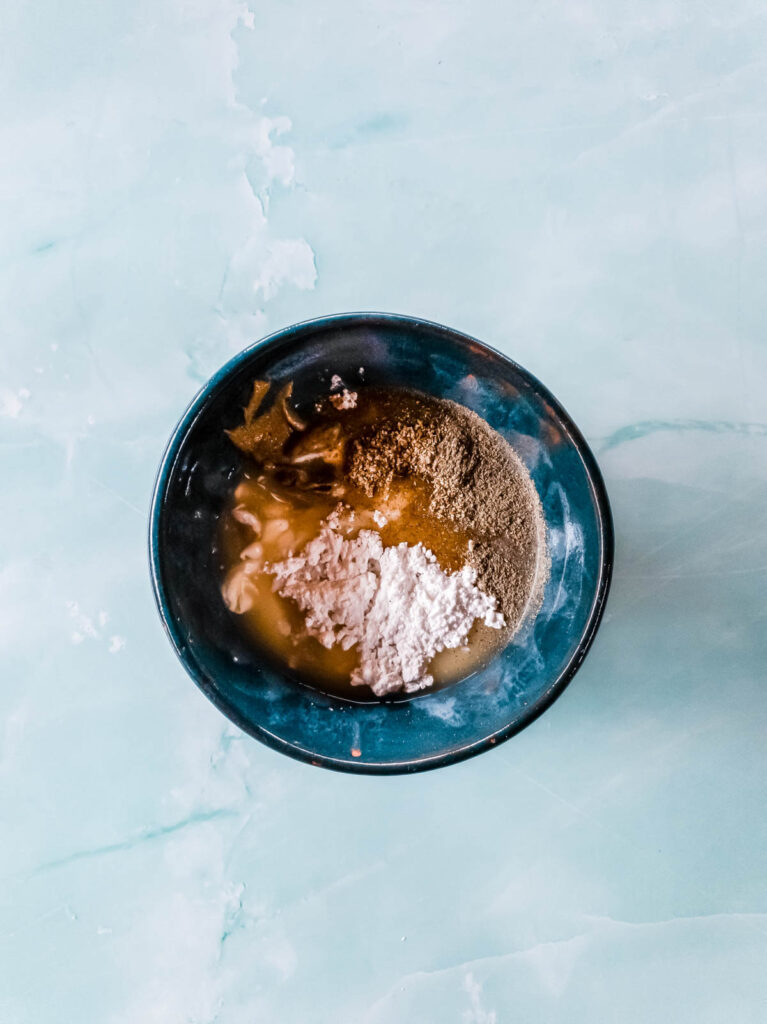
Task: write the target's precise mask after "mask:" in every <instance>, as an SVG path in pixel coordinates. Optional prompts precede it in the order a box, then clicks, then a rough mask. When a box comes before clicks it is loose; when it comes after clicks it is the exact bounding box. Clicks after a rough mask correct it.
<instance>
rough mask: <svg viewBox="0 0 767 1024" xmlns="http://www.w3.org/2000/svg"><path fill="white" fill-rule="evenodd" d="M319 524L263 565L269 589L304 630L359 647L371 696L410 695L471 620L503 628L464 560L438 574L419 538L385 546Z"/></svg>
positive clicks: (372, 535)
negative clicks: (285, 600) (301, 616)
mask: <svg viewBox="0 0 767 1024" xmlns="http://www.w3.org/2000/svg"><path fill="white" fill-rule="evenodd" d="M333 525H334V523H333V520H332V518H331V522H330V523H329V524H328V523H326V524H324V525H323V527H322V530H321V531H320V534H319V536H318V537H316V538H315V539H314V540H312V541H310V542H309V543H308V544H307V545H306V547H305V548H304V550H303V552H302V553H301V554H300V555H296V556H294V557H292V558H287V559H285V560H284V561H282V562H275V563H273V564H272V565H270V566H267V571H268V572H270V573H273V574H274V589H275V590H276V591H277V592H278V593H279V594H281V595H282V596H283V597H290V598H292V599H293V600H294V601H295V602H296V604H297V605H298V606H299V608H300V609H301V611H303V612H305V614H306V629H307V632H308V633H310V634H311V635H312V636H315V637H316V638H317V639H318V640H319V641H320V643H321V644H322V645H323V646H324V647H328V648H329V647H333V646H334V645H335V644H340V646H341V647H342V648H343V649H344V650H348V649H349V648H350V647H351V646H352V645H353V644H357V645H358V646H359V653H360V665H359V668H357V669H355V671H354V672H353V674H352V679H351V681H352V683H353V684H354V685H355V686H363V685H365V684H367V685H368V686H369V687H370V688H371V689H372V691H373V693H375V694H376V695H377V696H379V697H381V696H384V695H385V694H387V693H393V692H395V691H396V690H401V689H404V690H405V691H406V692H408V693H411V692H414V691H415V690H422V689H424V688H426V687H428V686H430V685H431V684H432V683H433V681H434V680H433V679H432V677H431V676H430V675H429V674H428V672H427V667H428V664H429V662H430V661H431V659H432V658H433V657H434V655H435V654H437V652H438V651H441V650H444V648H446V647H449V648H455V647H460V646H461V645H462V644H463V643H465V641H466V638H467V636H468V633H469V630H470V629H471V627H472V625H473V623H474V622H475V620H476V619H480V620H481V621H482V622H484V623H485V625H487V626H490V627H492V628H493V629H501V628H502V627H503V626H504V619H503V616H502V615H501V614H500V612H498V611H497V610H496V601H495V598H493V597H490V596H489V595H487V594H485V593H483V591H481V590H479V589H478V588H477V587H476V586H475V585H474V584H475V580H476V573H475V571H474V569H472V568H471V567H470V566H468V565H467V566H464V567H463V569H461V570H460V571H459V572H454V573H446V572H444V571H443V570H442V569H441V568H440V566H439V564H438V562H437V559H436V558H435V556H434V555H433V554H432V553H431V551H429V550H428V549H427V548H425V547H424V546H423V544H415V545H408V544H404V543H403V544H398V545H396V546H395V547H388V548H384V546H383V542H382V541H381V537H380V536H379V534H378V533H376V532H375V531H374V530H361V531H360V533H359V535H358V536H357V537H356V538H354V539H348V538H346V537H343V536H342V535H341V534H340V533H338V532H337V531H336V530H335V529H334V528H333Z"/></svg>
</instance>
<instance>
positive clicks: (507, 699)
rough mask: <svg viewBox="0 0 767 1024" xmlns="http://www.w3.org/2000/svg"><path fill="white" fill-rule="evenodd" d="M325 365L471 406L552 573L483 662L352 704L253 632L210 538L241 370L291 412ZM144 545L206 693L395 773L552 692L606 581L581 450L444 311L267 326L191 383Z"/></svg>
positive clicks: (279, 739) (264, 731)
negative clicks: (507, 461)
mask: <svg viewBox="0 0 767 1024" xmlns="http://www.w3.org/2000/svg"><path fill="white" fill-rule="evenodd" d="M361 368H362V369H361ZM333 374H339V375H340V376H341V377H342V378H343V379H344V381H345V382H346V383H347V384H348V385H350V386H351V385H352V383H353V386H354V387H355V388H358V387H366V386H371V385H397V386H405V387H411V388H417V389H419V390H421V391H424V392H427V393H428V394H431V395H434V396H437V397H440V398H451V399H453V400H454V401H456V402H460V403H461V404H463V405H466V406H468V407H469V408H470V409H473V410H474V411H475V412H476V413H478V414H479V415H480V416H482V417H483V418H484V419H485V420H487V422H488V423H489V424H490V425H491V426H492V427H493V428H494V429H495V430H497V431H498V432H499V433H500V434H502V435H503V436H504V437H505V438H507V439H508V441H510V443H511V444H512V445H513V446H514V448H515V449H516V451H517V452H518V453H519V455H520V456H521V458H522V460H523V461H524V463H525V465H526V466H527V468H528V469H529V471H530V474H531V476H532V479H533V481H534V483H535V486H536V488H537V490H538V494H539V495H540V499H541V503H542V505H543V509H544V514H545V519H546V527H547V536H548V545H549V552H550V555H551V574H550V577H549V580H548V583H547V584H546V590H545V594H544V598H543V603H542V605H541V608H540V610H539V612H538V613H537V615H536V616H535V617H534V619H533V621H531V622H529V623H527V624H526V626H525V627H524V628H523V629H522V630H521V631H520V632H519V633H518V634H517V636H516V637H515V638H514V639H513V640H512V641H511V642H510V643H509V645H508V646H507V647H506V648H505V649H504V650H503V651H501V652H500V653H499V654H498V655H497V656H496V657H495V658H494V660H492V661H491V662H490V663H489V664H487V665H486V666H485V667H484V668H482V669H481V670H480V671H478V672H476V673H475V674H473V675H471V676H469V677H467V678H466V679H463V680H461V681H460V682H457V683H454V684H453V685H452V686H448V687H446V688H444V689H442V690H439V691H436V692H433V693H429V692H425V693H423V692H422V693H420V694H418V695H414V696H412V697H409V698H406V699H403V698H399V699H395V700H390V701H380V702H370V701H360V702H359V703H355V702H352V701H347V700H343V699H339V698H337V697H332V696H328V695H326V694H324V693H322V692H320V691H318V690H317V689H314V688H312V687H310V686H308V685H306V684H305V683H303V682H302V681H301V680H300V679H299V678H296V677H294V676H293V675H292V674H291V673H290V671H289V670H288V669H287V668H286V667H285V666H284V665H278V664H275V662H274V661H272V660H271V659H270V658H269V657H268V656H266V655H265V654H264V653H263V652H260V651H259V650H258V649H256V648H255V647H254V645H253V642H252V640H249V639H247V637H246V635H245V633H244V632H243V631H242V629H241V627H240V625H239V623H238V621H237V617H236V616H234V615H232V614H231V613H230V612H229V611H228V610H227V608H226V607H225V605H224V603H223V601H222V599H221V594H220V583H221V567H220V564H219V559H218V556H217V554H216V553H215V551H214V548H215V543H214V541H215V536H216V531H217V523H218V520H219V517H220V515H221V512H222V510H223V508H224V505H225V503H226V501H227V499H228V497H229V495H230V494H231V491H232V488H233V486H234V484H235V482H236V480H237V479H238V477H239V475H240V472H241V470H242V461H241V456H240V454H239V452H238V451H237V450H236V449H235V448H234V446H233V445H232V444H231V443H230V442H229V441H228V439H227V438H226V436H225V434H224V430H225V428H229V427H232V426H235V425H237V424H238V423H239V422H241V418H242V407H243V406H244V405H245V404H246V403H247V400H248V397H249V395H250V392H251V389H252V384H253V381H254V380H255V379H259V378H266V379H268V380H271V381H276V382H278V383H279V382H285V381H288V380H293V381H294V388H295V390H294V396H295V399H296V405H297V407H298V410H299V412H300V411H301V410H302V409H306V410H311V408H312V406H313V404H314V402H315V401H316V400H317V399H318V397H321V396H325V395H327V393H328V390H329V385H330V379H331V377H332V375H333ZM150 560H151V572H152V580H153V584H154V591H155V596H156V599H157V606H158V609H159V612H160V615H161V617H162V621H163V623H164V625H165V629H166V631H167V634H168V636H169V638H170V641H171V643H172V644H173V647H174V648H175V650H176V653H177V655H178V657H179V659H180V660H181V662H182V664H183V665H184V667H185V668H186V670H187V672H188V673H189V675H190V676H191V677H192V679H193V680H194V681H195V683H196V684H197V685H198V686H199V687H200V689H201V690H202V691H203V693H204V694H205V695H206V696H207V697H208V698H209V699H210V700H211V701H212V702H213V703H214V704H215V705H216V707H217V708H219V709H220V710H221V711H222V712H223V713H224V714H225V715H227V716H228V717H229V718H230V719H231V720H232V721H233V722H235V723H236V724H237V725H238V726H239V727H240V728H242V729H243V730H245V732H248V733H250V734H251V735H252V736H254V737H256V739H259V740H261V741H262V742H264V743H266V744H268V745H269V746H271V747H274V748H275V749H276V750H280V751H282V752H283V753H285V754H290V755H291V756H292V757H296V758H299V759H300V760H303V761H308V762H310V763H311V764H314V765H321V766H323V767H326V768H335V769H339V770H342V771H350V772H362V773H365V772H367V773H375V774H393V773H398V772H414V771H420V770H423V769H427V768H437V767H439V766H442V765H446V764H450V763H451V762H454V761H458V760H461V759H462V758H466V757H470V756H472V755H473V754H478V753H480V752H482V751H484V750H487V749H489V748H490V747H492V746H493V745H494V744H497V743H500V742H501V741H503V740H507V739H508V738H509V737H510V736H513V735H514V734H515V733H517V732H519V730H520V729H523V728H524V727H525V726H526V725H529V724H530V722H532V721H533V720H534V719H535V718H537V716H538V715H540V714H541V712H543V711H545V709H546V708H548V707H549V706H550V705H551V703H552V702H553V701H554V700H555V699H556V698H557V697H558V696H559V694H561V693H562V691H563V690H564V688H565V687H566V686H567V684H568V682H569V681H570V680H571V679H572V677H573V675H574V674H575V672H576V671H577V669H578V667H579V665H580V664H581V662H582V661H583V659H584V657H585V655H586V652H587V651H588V649H589V646H590V645H591V642H592V641H593V639H594V635H595V633H596V630H597V627H598V625H599V621H600V618H601V616H602V611H603V609H604V605H605V601H606V599H607V592H608V589H609V584H610V575H611V569H612V561H613V535H612V523H611V516H610V508H609V503H608V499H607V494H606V492H605V488H604V484H603V482H602V477H601V475H600V472H599V469H598V467H597V464H596V462H595V460H594V456H593V455H592V453H591V452H590V450H589V448H588V446H587V444H586V442H585V441H584V439H583V437H582V435H581V433H580V432H579V430H578V429H577V427H576V426H575V424H574V423H573V421H572V420H571V419H570V417H569V416H568V415H567V413H566V412H565V410H564V409H563V408H562V406H561V405H560V404H559V402H558V401H557V400H556V399H555V398H554V397H553V395H552V394H551V393H550V392H549V391H547V390H546V388H545V387H543V385H542V384H540V383H539V382H538V381H537V380H536V379H535V377H533V376H532V375H531V374H529V373H528V372H527V371H526V370H524V369H522V367H521V366H518V365H517V364H515V363H513V362H512V361H511V360H509V359H507V358H505V357H504V356H502V355H500V354H499V353H498V352H495V351H493V350H492V349H490V348H488V347H487V346H486V345H483V344H481V343H480V342H478V341H476V340H474V339H473V338H470V337H467V336H466V335H464V334H459V333H458V332H456V331H453V330H450V329H449V328H447V327H442V326H440V325H438V324H434V323H429V322H427V321H424V320H416V319H412V318H409V317H403V316H395V315H390V314H380V313H354V314H345V315H340V316H329V317H324V318H322V319H320V320H313V321H310V322H308V323H303V324H298V325H296V326H294V327H289V328H287V329H286V330H283V331H280V332H279V333H277V334H274V335H272V336H271V337H269V338H266V339H265V340H263V341H261V342H259V343H257V344H255V345H253V346H251V347H250V348H247V349H245V350H244V351H243V352H241V353H240V354H239V355H237V356H235V358H234V359H232V360H231V361H230V362H229V363H227V364H226V366H224V367H223V369H221V370H220V371H219V372H218V373H217V374H216V375H215V376H214V377H213V378H212V379H211V380H210V381H209V382H208V383H207V384H206V385H205V387H204V388H203V389H202V391H201V392H200V393H199V394H198V395H197V397H196V398H195V399H194V401H193V402H192V404H191V405H190V406H189V408H188V409H187V411H186V412H185V414H184V416H183V417H182V419H181V421H180V423H179V424H178V426H177V427H176V429H175V431H174V432H173V436H172V437H171V439H170V442H169V444H168V447H167V450H166V452H165V455H164V457H163V460H162V464H161V466H160V470H159V474H158V477H157V484H156V487H155V493H154V500H153V503H152V511H151V523H150Z"/></svg>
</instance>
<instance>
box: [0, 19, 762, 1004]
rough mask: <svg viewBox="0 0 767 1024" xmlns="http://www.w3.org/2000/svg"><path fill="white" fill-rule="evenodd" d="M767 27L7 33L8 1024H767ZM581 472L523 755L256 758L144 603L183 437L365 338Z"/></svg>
mask: <svg viewBox="0 0 767 1024" xmlns="http://www.w3.org/2000/svg"><path fill="white" fill-rule="evenodd" d="M766 52H767V14H766V12H765V7H764V4H763V3H759V2H756V0H753V2H749V0H735V2H733V3H729V4H723V3H722V4H710V5H705V6H704V5H703V4H693V3H687V2H681V0H677V2H673V3H670V2H662V0H647V2H638V0H634V2H626V3H618V2H615V0H611V2H599V0H584V2H578V3H559V2H556V3H555V2H546V0H544V2H541V3H536V4H523V3H518V2H514V3H511V4H503V3H500V2H499V0H481V2H473V3H465V2H464V3H458V2H448V0H441V2H438V0H429V2H414V0H398V2H387V3H380V4H354V3H341V2H337V0H336V2H331V3H310V2H308V0H302V2H300V3H299V2H293V3H285V2H283V3H277V2H276V0H253V4H252V7H248V6H246V4H245V3H236V2H234V0H218V2H215V0H151V2H150V0H138V2H136V3H129V4H118V3H115V2H113V0H109V2H104V3H95V2H87V0H71V2H67V3H60V2H58V0H56V2H54V0H42V2H39V3H34V4H32V3H28V2H24V0H5V3H4V4H3V9H2V29H1V30H0V125H2V127H1V128H0V132H1V133H2V145H0V413H1V414H2V415H0V450H1V451H2V454H3V463H2V466H3V485H2V491H1V492H0V510H1V513H0V514H1V522H2V526H3V531H2V539H1V540H0V544H1V545H2V547H1V548H0V551H1V555H0V600H1V602H2V604H1V605H0V651H1V652H2V687H0V708H1V712H2V731H0V742H1V743H2V748H1V750H0V828H2V841H1V842H0V864H1V866H2V892H1V895H0V1021H2V1024H59V1022H61V1021H67V1022H69V1021H77V1022H78V1024H90V1022H94V1024H96V1022H98V1024H133V1022H137V1024H154V1022H157V1024H176V1022H179V1024H181V1022H184V1024H213V1022H214V1021H215V1022H216V1024H261V1022H268V1024H271V1022H277V1021H279V1022H281V1024H283V1022H284V1024H305V1022H307V1024H313V1022H321V1024H325V1022H327V1024H391V1022H395V1021H396V1022H399V1021H402V1022H408V1024H411V1022H412V1024H420V1022H422V1021H423V1022H431V1021H434V1022H437V1021H438V1022H439V1024H507V1022H509V1024H527V1022H530V1024H538V1022H546V1024H556V1022H562V1024H565V1022H567V1024H593V1022H595V1021H612V1020H616V1021H618V1020H619V1021H621V1022H622V1024H634V1022H637V1024H639V1022H641V1024H645V1022H655V1021H673V1022H674V1024H687V1022H689V1024H708V1022H717V1024H718V1022H725V1021H726V1022H732V1021H737V1022H738V1024H748V1022H757V1021H759V1022H761V1021H763V1020H764V1019H765V1012H766V1011H765V1006H766V1005H767V969H766V965H767V884H766V881H765V880H766V877H767V871H766V870H765V869H766V866H767V865H766V861H767V854H766V852H765V851H766V850H767V834H766V830H765V799H766V798H767V792H765V790H766V789H767V781H766V780H767V772H766V770H765V769H766V768H767V744H766V743H765V731H766V727H767V691H766V689H765V675H766V672H765V664H767V658H766V655H767V651H766V646H767V644H766V641H765V637H766V635H767V630H766V629H765V614H766V608H767V587H766V586H765V574H766V573H767V531H765V507H766V502H767V345H766V343H765V322H766V321H767V288H766V287H765V281H766V280H767V258H766V256H765V243H766V242H767V61H766V59H765V53H766ZM362 308H372V309H385V310H393V311H397V312H404V313H411V314H418V315H423V316H426V317H429V318H431V319H434V320H438V321H442V322H444V323H447V324H449V325H451V326H453V327H457V328H459V329H461V330H464V331H467V332H469V333H472V334H475V335H476V336H478V337H480V338H482V339H483V340H485V341H487V342H489V343H490V344H492V345H494V346H496V347H498V348H499V349H501V350H502V351H504V352H506V353H507V354H509V355H511V356H513V357H514V358H515V359H517V360H518V361H519V362H521V363H522V364H523V365H525V366H526V367H528V368H529V369H530V370H532V371H533V372H534V373H535V374H536V375H538V376H539V377H540V378H541V379H542V380H543V381H544V382H545V383H546V384H547V385H548V386H549V387H550V388H551V389H552V390H553V391H554V392H555V394H557V396H558V397H559V398H560V399H561V400H562V402H563V403H564V405H565V406H566V408H567V409H568V410H569V411H570V412H571V413H572V415H573V416H574V417H575V419H576V421H577V422H578V423H579V425H580V426H581V427H582V429H583V430H584V432H585V434H586V436H587V438H588V439H589V440H590V442H591V443H592V445H593V447H594V449H595V451H596V452H597V455H598V457H599V459H600V462H601V465H602V467H603V470H604V473H605V477H606V480H607V485H608V489H609V492H610V495H611V498H612V501H613V508H614V513H615V520H616V532H617V568H616V574H615V581H614V586H613V592H612V596H611V599H610V603H609V605H608V610H607V615H606V618H605V621H604V624H603V626H602V629H601V632H600V634H599V637H598V639H597V642H596V644H595V647H594V649H593V650H592V652H591V654H590V655H589V657H588V659H587V661H586V663H585V665H584V666H583V668H582V670H581V671H580V673H579V674H578V676H577V677H576V679H575V681H574V682H573V683H572V684H571V686H570V688H569V689H568V690H567V692H566V693H565V694H564V696H563V697H562V698H561V699H560V700H559V701H558V702H557V703H556V704H555V706H554V707H553V708H551V710H549V711H548V712H547V713H546V714H545V715H544V717H543V718H541V719H540V720H539V721H538V722H536V723H535V724H534V725H533V726H531V727H530V728H529V729H528V730H527V731H525V732H524V733H523V734H521V735H520V736H518V737H516V738H514V739H513V740H511V741H510V742H509V743H508V744H506V745H504V746H503V747H501V748H499V749H498V750H496V751H493V752H492V753H489V754H486V755H483V756H482V757H480V758H477V759H475V760H473V761H470V762H467V763H465V764H461V765H458V766H455V767H451V768H448V769H445V770H442V771H438V772H434V773H430V774H426V775H421V776H417V777H412V778H392V779H376V778H352V777H347V776H342V775H335V774H332V773H329V772H325V771H321V770H317V769H312V768H310V767H307V766H304V765H301V764H297V763H293V762H291V761H289V760H288V759H286V758H284V757H281V756H280V755H278V754H276V753H273V752H272V751H270V750H268V749H266V748H264V747H261V746H260V745H258V744H257V743H256V742H254V741H252V740H250V739H248V738H246V737H244V736H242V735H241V734H240V733H239V732H238V731H237V730H236V729H235V728H233V727H231V726H229V725H228V723H227V722H226V721H225V720H224V719H223V718H222V717H221V716H220V715H219V714H218V713H217V712H216V711H215V709H214V708H213V707H212V706H211V705H210V704H209V703H208V702H207V701H206V700H205V699H204V698H203V697H202V695H201V694H200V693H199V692H198V691H197V690H196V689H195V687H194V686H193V685H192V683H191V682H190V681H189V680H188V679H187V678H186V676H185V675H184V673H183V671H182V669H181V668H180V667H179V666H178V664H177V663H176V661H175V659H174V657H173V654H172V652H171V649H170V646H169V645H168V643H167V641H166V639H165V637H164V635H163V634H162V631H161V628H160V624H159V620H158V618H157V615H156V612H155V609H154V606H153V603H152V597H151V591H150V586H149V580H148V573H147V564H146V553H145V534H146V518H147V510H148V503H149V497H150V491H151V487H152V482H153V477H154V472H155V468H156V465H157V463H158V461H159V458H160V455H161V451H162V447H163V444H164V441H165V439H166V437H167V436H168V434H169V432H170V430H171V428H172V426H173V424H174V422H175V420H176V419H177V418H178V416H179V415H180V413H181V412H182V410H183V408H184V407H185V405H186V404H187V402H188V400H189V399H190V398H191V396H192V394H193V393H194V392H195V390H196V389H197V387H198V386H199V385H200V384H201V382H202V381H203V380H205V379H206V378H207V376H208V375H209V374H210V373H211V372H212V371H213V370H214V369H216V368H217V367H218V366H219V365H220V364H221V363H222V362H223V361H225V360H226V359H227V358H228V357H229V356H230V355H231V354H232V353H233V352H235V351H237V350H238V349H239V348H241V347H242V346H243V345H244V344H245V343H246V342H248V341H250V340H252V339H254V338H256V337H258V336H260V335H262V334H264V333H266V332H267V331H269V330H273V329H277V328H279V327H281V326H284V325H286V324H288V323H290V322H293V321H296V320H300V319H304V318H307V317H310V316H315V315H320V314H323V313H328V312H336V311H341V310H346V309H362Z"/></svg>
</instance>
